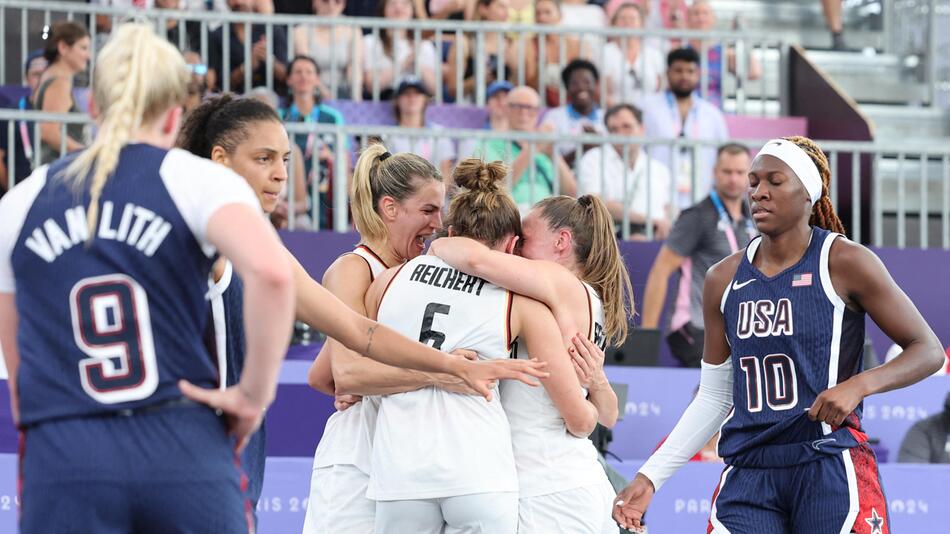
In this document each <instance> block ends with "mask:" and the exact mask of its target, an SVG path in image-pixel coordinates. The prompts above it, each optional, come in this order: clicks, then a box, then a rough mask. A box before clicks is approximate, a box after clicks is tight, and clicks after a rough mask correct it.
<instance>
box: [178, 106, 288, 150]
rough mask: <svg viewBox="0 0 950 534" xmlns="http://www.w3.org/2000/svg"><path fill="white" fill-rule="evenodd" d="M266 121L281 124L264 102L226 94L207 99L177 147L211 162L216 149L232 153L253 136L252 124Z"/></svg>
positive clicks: (187, 124)
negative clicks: (216, 147)
mask: <svg viewBox="0 0 950 534" xmlns="http://www.w3.org/2000/svg"><path fill="white" fill-rule="evenodd" d="M266 121H274V122H277V123H280V117H278V116H277V112H276V111H274V110H273V108H271V107H270V106H268V105H267V104H265V103H263V102H261V101H260V100H255V99H253V98H237V97H235V96H234V95H232V94H230V93H225V94H223V95H221V96H218V97H215V98H209V99H208V100H205V101H204V102H202V103H201V105H199V106H198V107H196V108H195V109H193V110H192V111H191V113H189V114H188V116H187V117H186V118H185V122H184V124H182V126H181V131H180V132H178V139H177V140H176V142H175V146H177V147H179V148H182V149H185V150H187V151H188V152H191V153H192V154H194V155H196V156H201V157H203V158H209V159H210V158H211V151H212V150H213V149H214V147H215V146H220V147H221V148H223V149H224V150H225V151H227V152H228V153H229V154H231V153H233V152H234V149H236V148H237V147H238V145H240V144H241V143H243V142H244V141H246V140H247V139H248V138H249V137H250V136H251V131H250V128H249V126H250V125H251V124H253V123H255V122H266Z"/></svg>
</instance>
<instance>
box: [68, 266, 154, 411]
mask: <svg viewBox="0 0 950 534" xmlns="http://www.w3.org/2000/svg"><path fill="white" fill-rule="evenodd" d="M69 302H70V311H71V315H72V323H73V338H74V339H75V341H76V345H77V346H78V347H79V350H81V351H83V352H84V353H85V354H86V355H87V356H89V357H88V358H84V359H82V360H79V379H80V381H81V382H82V388H83V390H84V391H85V392H86V393H87V394H88V395H89V396H90V397H92V398H93V399H95V400H96V401H98V402H101V403H103V404H116V403H120V402H130V401H137V400H141V399H144V398H146V397H148V396H149V395H151V394H152V393H154V392H155V389H156V388H157V387H158V366H157V363H156V359H155V343H154V341H153V340H152V323H151V320H150V319H149V313H148V295H146V293H145V290H144V289H143V288H142V286H140V285H139V284H138V282H136V281H135V280H133V279H131V278H129V277H128V276H125V275H122V274H111V275H106V276H94V277H91V278H84V279H82V280H80V281H79V282H76V285H74V286H73V288H72V291H70V294H69Z"/></svg>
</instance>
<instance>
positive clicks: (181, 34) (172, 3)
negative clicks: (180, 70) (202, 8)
mask: <svg viewBox="0 0 950 534" xmlns="http://www.w3.org/2000/svg"><path fill="white" fill-rule="evenodd" d="M154 2H155V8H156V9H173V10H180V9H184V8H185V7H186V6H185V5H184V1H183V0H154ZM165 37H166V38H167V39H168V41H169V42H170V43H172V44H174V45H175V46H177V47H179V48H180V49H182V50H188V49H191V50H199V49H200V48H201V23H200V22H199V21H196V20H192V21H184V20H179V19H176V18H169V19H167V20H166V21H165Z"/></svg>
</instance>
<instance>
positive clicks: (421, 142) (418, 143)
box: [385, 124, 455, 167]
mask: <svg viewBox="0 0 950 534" xmlns="http://www.w3.org/2000/svg"><path fill="white" fill-rule="evenodd" d="M426 128H427V129H429V130H432V131H433V132H434V134H433V136H432V137H407V136H399V137H390V138H387V139H386V140H385V142H386V147H387V148H389V151H390V152H392V153H393V154H395V153H397V152H411V153H413V154H416V155H419V156H422V157H423V158H425V159H427V160H429V161H430V162H432V163H433V164H434V165H435V166H436V167H438V166H439V164H440V163H442V162H443V161H445V160H451V161H455V144H454V143H453V142H452V140H451V139H449V138H448V137H445V136H444V135H441V134H439V133H438V132H439V131H440V130H442V127H441V126H439V125H438V124H426Z"/></svg>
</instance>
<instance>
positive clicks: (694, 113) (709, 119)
mask: <svg viewBox="0 0 950 534" xmlns="http://www.w3.org/2000/svg"><path fill="white" fill-rule="evenodd" d="M666 65H667V69H666V79H667V85H668V87H669V88H668V89H667V90H666V91H663V92H662V93H658V94H655V95H652V96H649V97H646V98H644V99H643V105H642V106H641V109H643V127H644V128H645V129H646V133H647V136H650V137H664V138H676V137H680V138H683V139H706V140H715V141H719V142H724V141H725V140H726V139H728V137H729V131H728V130H727V128H726V119H725V117H724V116H723V115H722V111H720V110H719V108H717V107H716V106H714V105H712V104H710V103H709V102H707V101H706V100H704V99H703V98H701V97H700V96H699V95H697V94H696V88H697V87H698V86H699V54H698V53H697V52H696V51H695V50H693V49H692V48H678V49H676V50H673V51H672V52H670V53H669V55H667V57H666ZM696 150H697V151H698V154H697V156H698V159H697V161H698V162H699V168H698V169H696V191H695V195H696V197H700V196H702V195H705V194H706V192H707V191H709V187H710V182H711V176H710V173H711V170H712V169H713V167H714V166H715V163H716V149H714V148H697V149H696ZM650 155H651V156H653V157H654V158H656V159H658V160H659V161H661V162H662V163H663V164H664V165H666V166H667V167H668V168H669V169H670V171H671V172H672V173H673V179H674V180H675V181H676V188H677V193H678V194H677V199H676V207H677V208H680V209H681V208H685V207H687V206H689V205H690V204H691V203H692V198H693V194H694V191H692V161H693V157H692V153H691V151H690V150H689V149H686V148H674V149H673V151H672V153H671V150H670V147H668V146H666V145H662V146H653V147H650Z"/></svg>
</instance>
